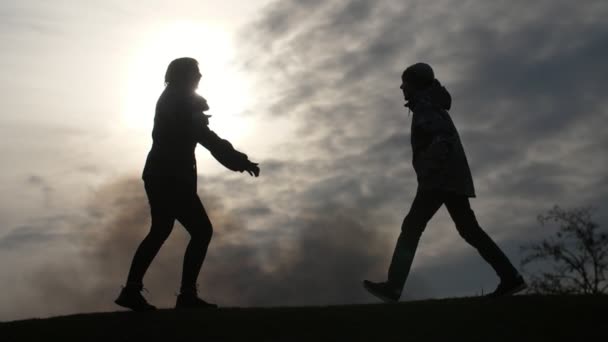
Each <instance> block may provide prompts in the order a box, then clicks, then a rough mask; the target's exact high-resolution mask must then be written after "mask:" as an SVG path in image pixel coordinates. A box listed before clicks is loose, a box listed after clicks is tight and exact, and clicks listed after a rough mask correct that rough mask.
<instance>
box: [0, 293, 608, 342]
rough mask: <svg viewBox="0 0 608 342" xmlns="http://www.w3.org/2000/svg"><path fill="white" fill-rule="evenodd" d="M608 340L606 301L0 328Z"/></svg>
mask: <svg viewBox="0 0 608 342" xmlns="http://www.w3.org/2000/svg"><path fill="white" fill-rule="evenodd" d="M318 340H325V341H454V342H455V341H608V296H514V297H509V298H503V299H499V300H487V299H484V298H456V299H439V300H425V301H414V302H403V303H399V304H366V305H343V306H326V307H287V308H223V309H219V310H213V311H208V310H203V311H196V310H193V311H189V310H186V311H176V310H170V309H165V310H159V311H156V312H149V313H134V312H107V313H90V314H79V315H71V316H62V317H53V318H47V319H28V320H22V321H13V322H5V323H0V341H4V342H12V341H104V342H106V341H108V342H109V341H112V342H114V341H318Z"/></svg>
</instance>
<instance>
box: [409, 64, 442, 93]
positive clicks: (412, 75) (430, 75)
mask: <svg viewBox="0 0 608 342" xmlns="http://www.w3.org/2000/svg"><path fill="white" fill-rule="evenodd" d="M401 78H402V79H403V80H405V82H407V83H408V84H410V85H411V86H413V87H414V88H416V89H424V88H426V87H428V86H429V85H431V84H432V83H433V81H434V80H435V73H434V72H433V68H431V66H430V65H428V64H426V63H416V64H413V65H411V66H409V67H408V68H407V69H405V71H404V72H403V75H402V76H401Z"/></svg>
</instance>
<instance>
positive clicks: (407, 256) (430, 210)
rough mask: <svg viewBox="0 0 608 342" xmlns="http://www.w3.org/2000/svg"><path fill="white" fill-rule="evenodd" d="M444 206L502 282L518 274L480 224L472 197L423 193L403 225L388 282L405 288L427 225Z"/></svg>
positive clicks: (417, 196)
mask: <svg viewBox="0 0 608 342" xmlns="http://www.w3.org/2000/svg"><path fill="white" fill-rule="evenodd" d="M443 204H445V206H446V208H447V209H448V212H449V213H450V216H451V217H452V220H453V221H454V223H455V224H456V229H457V230H458V233H459V234H460V236H462V237H463V238H464V239H465V241H466V242H468V243H469V244H470V245H471V246H473V247H475V249H477V251H478V252H479V254H481V256H482V258H483V259H484V260H485V261H487V262H488V263H489V264H490V265H491V266H492V268H494V271H496V273H497V275H498V276H499V277H500V278H501V279H510V278H511V277H514V276H515V275H517V270H516V269H515V267H513V265H512V264H511V262H510V261H509V259H508V258H507V256H506V255H505V254H504V253H503V252H502V251H501V250H500V248H499V247H498V246H497V245H496V243H494V241H492V239H491V238H490V237H489V236H488V234H486V233H485V232H484V231H483V230H482V229H481V227H480V226H479V223H477V219H476V218H475V213H473V210H472V209H471V205H470V203H469V198H468V197H466V196H464V195H459V194H456V193H450V192H443V191H420V190H419V191H418V192H417V193H416V197H415V198H414V202H413V203H412V207H411V208H410V212H409V213H408V214H407V216H406V217H405V219H404V220H403V224H402V225H401V234H400V235H399V239H398V240H397V246H396V247H395V252H394V254H393V259H392V261H391V265H390V268H389V271H388V281H389V283H390V284H391V285H393V286H394V287H395V288H398V289H403V286H404V285H405V281H406V280H407V276H408V274H409V272H410V267H411V266H412V262H413V260H414V255H415V254H416V248H417V247H418V241H419V240H420V236H421V235H422V232H423V231H424V228H425V227H426V224H427V223H428V222H429V221H430V219H431V218H432V217H433V215H435V213H436V212H437V210H439V208H440V207H441V205H443Z"/></svg>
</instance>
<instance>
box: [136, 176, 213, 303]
mask: <svg viewBox="0 0 608 342" xmlns="http://www.w3.org/2000/svg"><path fill="white" fill-rule="evenodd" d="M145 188H146V194H147V195H148V202H149V204H150V212H151V215H152V226H151V227H150V232H149V233H148V235H147V236H146V237H145V238H144V239H143V241H142V242H141V244H140V245H139V247H138V248H137V251H136V252H135V256H134V257H133V262H132V264H131V269H130V271H129V276H128V278H127V281H128V283H129V284H139V285H141V284H142V283H143V277H144V274H145V273H146V271H147V269H148V267H149V266H150V263H151V262H152V260H153V259H154V257H155V256H156V254H157V253H158V251H159V250H160V247H161V246H162V245H163V243H164V242H165V240H166V239H167V238H168V237H169V234H171V231H172V230H173V224H174V222H175V220H176V219H177V220H178V221H179V222H180V223H181V224H182V225H183V226H184V228H186V230H187V231H188V233H189V234H190V242H189V243H188V247H186V253H185V255H184V264H183V269H182V284H181V291H182V292H192V291H196V279H197V278H198V275H199V272H200V269H201V267H202V265H203V261H204V260H205V255H206V254H207V247H208V246H209V242H210V241H211V236H212V233H213V228H212V226H211V221H209V217H208V216H207V212H206V211H205V208H204V207H203V204H202V203H201V200H200V198H199V197H198V195H197V193H196V186H195V185H194V186H191V185H183V184H176V183H175V182H168V181H165V180H163V179H151V180H146V181H145Z"/></svg>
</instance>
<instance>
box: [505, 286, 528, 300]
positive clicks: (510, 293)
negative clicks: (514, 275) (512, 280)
mask: <svg viewBox="0 0 608 342" xmlns="http://www.w3.org/2000/svg"><path fill="white" fill-rule="evenodd" d="M527 287H528V285H526V283H521V284H519V285H518V286H516V287H514V288H512V289H511V290H509V291H507V292H506V293H505V294H503V295H502V296H501V297H504V296H512V295H514V294H516V293H518V292H521V291H523V290H525V289H526V288H527Z"/></svg>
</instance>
